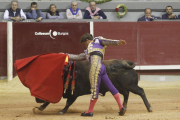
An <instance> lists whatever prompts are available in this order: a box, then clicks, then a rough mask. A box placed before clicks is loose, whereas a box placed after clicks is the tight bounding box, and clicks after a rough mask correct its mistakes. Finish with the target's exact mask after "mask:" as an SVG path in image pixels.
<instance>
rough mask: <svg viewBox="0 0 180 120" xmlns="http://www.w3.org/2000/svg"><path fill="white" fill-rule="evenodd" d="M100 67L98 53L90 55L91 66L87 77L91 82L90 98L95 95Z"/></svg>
mask: <svg viewBox="0 0 180 120" xmlns="http://www.w3.org/2000/svg"><path fill="white" fill-rule="evenodd" d="M100 69H101V57H100V56H98V55H92V56H91V68H90V72H89V79H90V83H91V93H92V98H93V99H95V98H96V96H97V87H98V77H99V72H100Z"/></svg>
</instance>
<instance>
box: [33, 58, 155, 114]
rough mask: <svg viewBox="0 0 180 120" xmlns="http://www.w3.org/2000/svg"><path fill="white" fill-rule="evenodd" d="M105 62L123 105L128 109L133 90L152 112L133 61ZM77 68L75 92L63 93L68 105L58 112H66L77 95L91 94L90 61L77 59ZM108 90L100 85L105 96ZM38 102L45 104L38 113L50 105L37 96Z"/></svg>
mask: <svg viewBox="0 0 180 120" xmlns="http://www.w3.org/2000/svg"><path fill="white" fill-rule="evenodd" d="M103 64H104V65H105V66H106V71H107V74H108V77H109V78H110V80H111V82H112V83H113V85H114V86H115V87H116V89H117V90H118V91H119V93H120V94H122V95H123V97H124V101H123V106H124V107H125V108H126V109H127V103H128V98H129V92H132V93H134V94H137V95H139V96H140V97H141V98H142V99H143V102H144V104H145V106H146V108H147V110H148V112H152V107H151V105H150V104H149V102H148V100H147V98H146V95H145V92H144V90H143V88H141V87H139V86H138V75H137V72H136V71H135V70H134V69H133V68H134V67H135V64H134V63H133V62H131V61H128V60H104V61H103ZM75 68H76V76H75V90H74V93H73V94H72V93H71V92H72V91H71V89H67V90H66V92H65V93H63V98H67V102H66V106H65V107H64V109H62V110H60V111H59V112H58V113H57V114H60V115H61V114H65V113H66V112H67V110H68V108H69V107H70V106H71V105H72V104H73V103H74V102H75V100H76V99H77V97H79V96H82V95H87V94H91V92H90V81H89V70H90V62H88V61H77V62H76V66H75ZM67 75H68V69H66V70H65V72H64V83H65V81H66V78H67ZM70 82H71V81H70ZM69 88H70V85H69ZM106 92H108V90H107V88H106V87H104V86H103V85H100V90H99V93H100V94H101V95H102V96H105V94H106ZM36 102H37V103H43V104H42V105H41V106H40V107H36V108H34V109H33V111H34V113H36V112H37V111H43V110H44V109H45V108H46V107H47V106H48V105H49V102H46V101H43V100H40V99H38V98H36Z"/></svg>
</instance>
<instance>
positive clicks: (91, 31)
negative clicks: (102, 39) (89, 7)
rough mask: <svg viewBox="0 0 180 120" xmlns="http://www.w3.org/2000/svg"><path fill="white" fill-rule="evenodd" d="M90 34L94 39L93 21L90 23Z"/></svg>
mask: <svg viewBox="0 0 180 120" xmlns="http://www.w3.org/2000/svg"><path fill="white" fill-rule="evenodd" d="M90 34H91V35H93V37H94V22H93V21H91V22H90Z"/></svg>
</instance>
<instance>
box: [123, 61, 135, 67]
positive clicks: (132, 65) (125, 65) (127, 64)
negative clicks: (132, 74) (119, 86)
mask: <svg viewBox="0 0 180 120" xmlns="http://www.w3.org/2000/svg"><path fill="white" fill-rule="evenodd" d="M122 64H123V67H124V68H131V69H132V68H134V67H135V64H134V63H133V62H132V61H129V60H122Z"/></svg>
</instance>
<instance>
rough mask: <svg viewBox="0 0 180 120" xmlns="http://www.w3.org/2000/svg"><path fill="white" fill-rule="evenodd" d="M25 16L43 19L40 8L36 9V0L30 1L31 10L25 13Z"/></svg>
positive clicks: (38, 19) (37, 19)
mask: <svg viewBox="0 0 180 120" xmlns="http://www.w3.org/2000/svg"><path fill="white" fill-rule="evenodd" d="M26 16H27V19H36V21H41V20H42V19H45V17H44V15H43V13H42V12H41V10H37V3H36V2H32V3H31V10H30V11H29V12H27V13H26Z"/></svg>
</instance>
